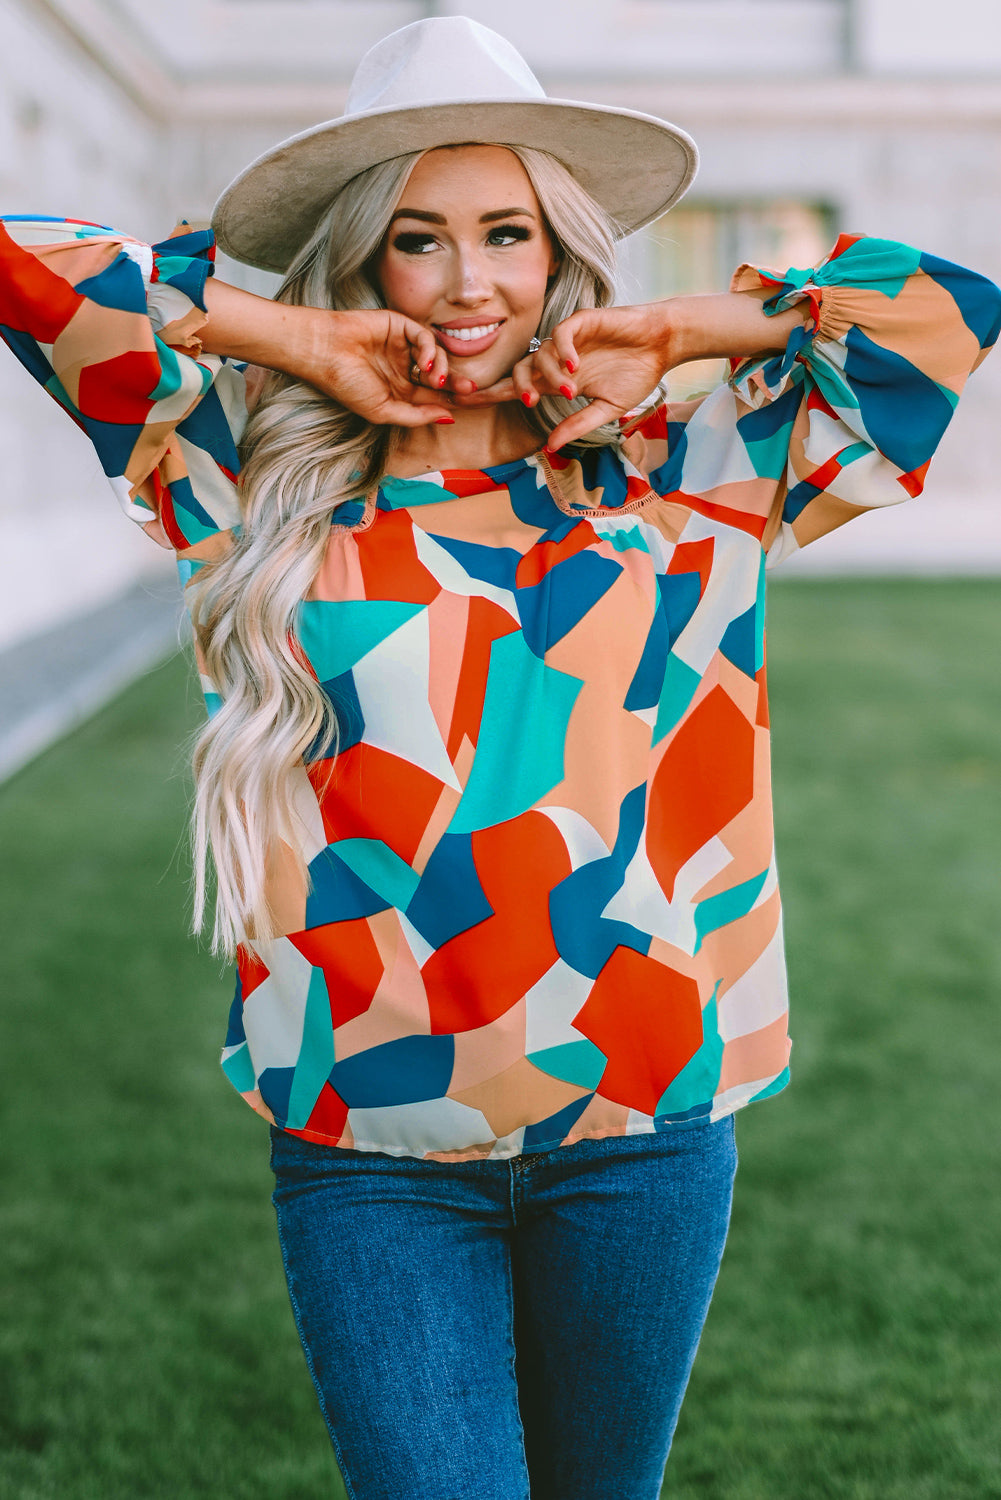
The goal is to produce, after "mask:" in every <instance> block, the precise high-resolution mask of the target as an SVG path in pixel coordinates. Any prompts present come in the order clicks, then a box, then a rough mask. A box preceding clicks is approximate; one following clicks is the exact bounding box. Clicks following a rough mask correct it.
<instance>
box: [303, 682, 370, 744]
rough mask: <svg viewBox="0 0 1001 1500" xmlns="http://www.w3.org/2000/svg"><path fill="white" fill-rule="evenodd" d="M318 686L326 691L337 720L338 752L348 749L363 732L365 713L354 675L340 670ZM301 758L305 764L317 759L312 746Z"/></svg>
mask: <svg viewBox="0 0 1001 1500" xmlns="http://www.w3.org/2000/svg"><path fill="white" fill-rule="evenodd" d="M320 686H321V687H322V689H323V691H324V692H325V693H326V695H327V699H328V700H329V703H330V706H331V708H332V709H333V711H334V718H335V719H336V720H337V749H338V752H340V751H341V750H350V749H351V746H352V745H357V744H358V743H359V741H360V740H361V737H362V735H363V734H364V733H365V715H364V714H363V713H362V711H361V699H360V698H359V697H358V689H357V688H356V687H355V680H354V676H353V675H352V673H351V672H350V671H348V672H342V673H341V674H340V676H339V677H328V678H327V680H326V682H321V683H320ZM303 759H304V760H305V762H306V764H307V765H308V764H309V763H310V761H313V760H316V759H317V754H316V753H315V749H314V747H313V746H310V749H309V750H308V751H307V752H306V754H305V755H304V756H303Z"/></svg>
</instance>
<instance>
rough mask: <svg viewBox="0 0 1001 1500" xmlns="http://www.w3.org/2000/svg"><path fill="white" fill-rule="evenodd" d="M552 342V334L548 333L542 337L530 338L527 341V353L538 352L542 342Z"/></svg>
mask: <svg viewBox="0 0 1001 1500" xmlns="http://www.w3.org/2000/svg"><path fill="white" fill-rule="evenodd" d="M552 342H553V339H552V334H549V333H547V334H546V336H545V338H544V339H537V338H531V339H529V341H528V352H529V354H538V352H539V350H540V349H541V348H542V346H543V344H551V343H552Z"/></svg>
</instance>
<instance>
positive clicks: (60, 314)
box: [0, 225, 85, 344]
mask: <svg viewBox="0 0 1001 1500" xmlns="http://www.w3.org/2000/svg"><path fill="white" fill-rule="evenodd" d="M42 249H43V246H41V245H36V246H33V247H32V249H31V250H30V251H29V250H22V249H21V247H20V245H17V244H15V242H14V241H13V240H12V239H11V237H10V235H9V234H8V233H7V231H6V229H4V228H3V226H2V225H0V323H5V324H6V325H7V327H8V328H16V329H17V330H18V332H27V330H28V329H29V327H30V329H31V335H32V338H34V339H36V340H37V341H38V342H39V343H42V344H54V343H55V341H56V339H57V338H58V337H59V335H60V334H61V333H62V331H63V329H64V328H65V327H66V325H67V323H68V322H69V321H70V319H71V318H72V317H73V314H74V313H75V312H76V310H77V308H78V307H80V305H81V304H82V303H83V302H84V300H85V299H84V298H83V297H81V295H80V294H79V292H75V291H74V290H73V288H72V287H71V286H70V284H69V282H68V281H64V280H63V278H62V277H61V276H57V275H56V273H55V272H54V271H50V270H49V268H48V266H46V265H44V264H43V263H42V261H41V260H39V258H38V256H39V254H40V252H41V251H42Z"/></svg>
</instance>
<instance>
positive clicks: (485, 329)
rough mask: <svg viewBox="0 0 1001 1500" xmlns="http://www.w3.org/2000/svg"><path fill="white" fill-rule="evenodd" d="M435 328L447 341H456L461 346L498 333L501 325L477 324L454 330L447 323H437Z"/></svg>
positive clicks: (498, 323)
mask: <svg viewBox="0 0 1001 1500" xmlns="http://www.w3.org/2000/svg"><path fill="white" fill-rule="evenodd" d="M433 326H434V331H435V333H440V334H442V335H443V337H444V338H446V339H454V340H456V341H457V342H458V343H460V344H472V343H475V342H476V341H477V340H479V339H485V338H488V337H489V336H490V334H492V333H496V332H497V330H498V328H500V327H501V323H500V322H497V323H476V324H474V325H473V326H472V327H469V328H454V327H452V326H450V325H449V324H447V323H435V324H434V325H433Z"/></svg>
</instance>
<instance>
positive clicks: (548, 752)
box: [449, 631, 583, 833]
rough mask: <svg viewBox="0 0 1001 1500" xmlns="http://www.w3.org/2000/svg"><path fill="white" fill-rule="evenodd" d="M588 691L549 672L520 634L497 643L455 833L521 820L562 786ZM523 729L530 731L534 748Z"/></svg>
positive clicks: (553, 670)
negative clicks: (570, 738) (571, 726)
mask: <svg viewBox="0 0 1001 1500" xmlns="http://www.w3.org/2000/svg"><path fill="white" fill-rule="evenodd" d="M582 686H583V684H582V682H581V681H580V679H579V678H577V677H571V676H570V675H569V674H568V673H566V672H559V671H557V669H556V668H555V667H547V666H546V664H545V662H543V661H541V660H540V659H539V657H537V656H536V655H534V653H533V652H531V651H530V650H529V649H528V646H527V645H526V643H525V638H524V636H523V635H522V634H521V632H520V631H514V632H512V634H510V635H502V636H501V637H500V638H499V639H498V640H495V641H494V643H493V645H492V646H491V648H490V670H489V672H488V674H487V690H486V695H485V699H484V703H483V713H482V715H481V718H480V732H479V736H478V739H477V750H476V755H475V757H474V759H473V768H472V770H471V772H470V774H469V780H468V781H467V783H466V789H465V791H464V792H463V794H462V800H461V801H460V803H459V806H458V807H457V808H456V810H455V816H454V817H453V819H452V822H451V824H450V826H449V832H450V833H475V832H476V830H477V829H479V828H490V827H492V826H493V825H494V824H495V823H504V822H506V821H507V819H508V818H516V817H518V815H519V814H520V813H523V812H527V811H528V810H529V808H531V807H534V806H535V804H536V803H537V802H538V801H539V798H540V797H544V796H545V795H546V793H547V792H548V791H551V790H552V788H553V787H554V786H556V785H558V783H559V782H561V781H562V780H563V763H564V760H563V758H564V745H565V741H566V733H567V724H568V723H569V721H570V714H571V713H572V711H573V706H574V704H575V703H576V701H577V694H578V693H579V692H580V690H581V687H582ZM525 724H530V725H531V726H532V738H531V742H530V743H526V740H525V735H524V725H525Z"/></svg>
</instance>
